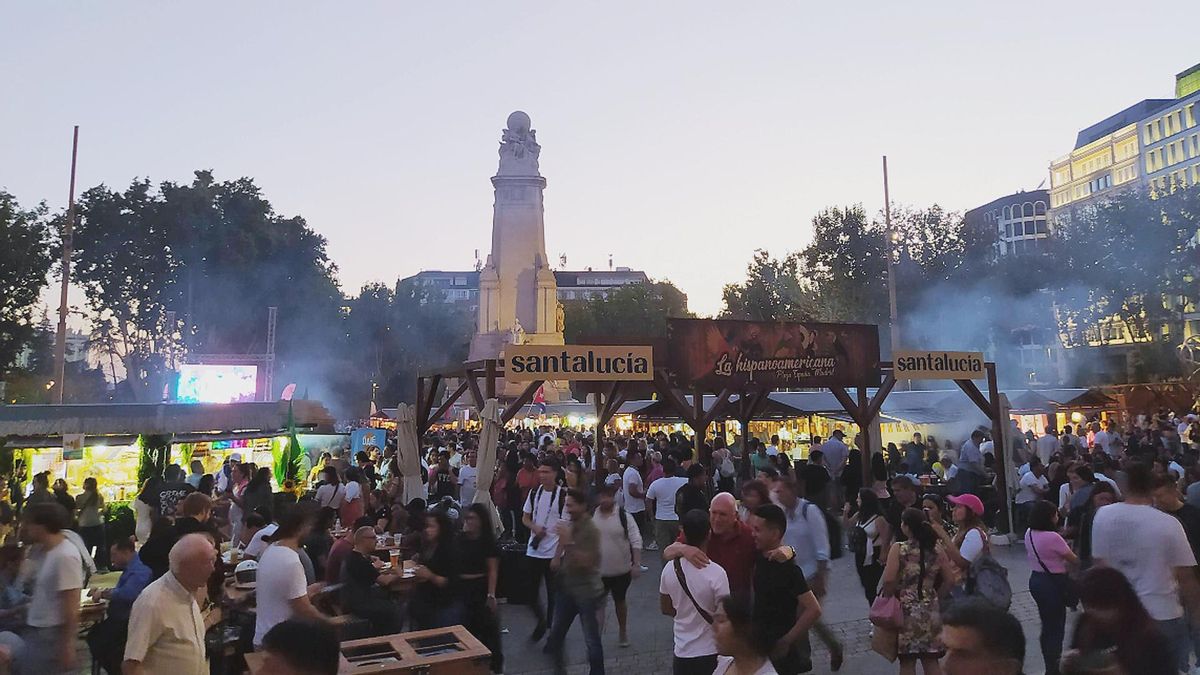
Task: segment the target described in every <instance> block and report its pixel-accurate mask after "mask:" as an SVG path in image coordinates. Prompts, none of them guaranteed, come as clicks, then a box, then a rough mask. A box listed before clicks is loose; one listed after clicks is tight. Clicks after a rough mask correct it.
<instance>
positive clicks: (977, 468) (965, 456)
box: [956, 429, 984, 475]
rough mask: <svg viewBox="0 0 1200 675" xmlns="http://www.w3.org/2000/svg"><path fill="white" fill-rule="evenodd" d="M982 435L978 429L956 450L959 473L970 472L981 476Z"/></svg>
mask: <svg viewBox="0 0 1200 675" xmlns="http://www.w3.org/2000/svg"><path fill="white" fill-rule="evenodd" d="M983 439H984V435H983V432H982V431H980V430H979V429H976V430H975V431H972V432H971V438H969V439H967V440H966V441H964V442H963V444H962V447H961V448H959V450H958V462H956V464H957V465H958V470H959V471H972V472H974V473H978V474H980V475H982V474H983V450H982V449H981V447H982V446H983Z"/></svg>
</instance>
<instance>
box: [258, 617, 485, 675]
mask: <svg viewBox="0 0 1200 675" xmlns="http://www.w3.org/2000/svg"><path fill="white" fill-rule="evenodd" d="M491 655H492V653H491V652H490V651H489V650H488V648H487V647H484V646H483V644H482V643H480V642H479V640H476V639H475V637H474V636H473V635H471V634H470V633H469V632H468V631H467V629H466V628H463V627H462V626H450V627H448V628H435V629H433V630H423V631H416V632H412V633H397V634H395V635H384V636H380V637H374V638H367V639H365V640H350V641H347V642H343V643H342V645H341V655H340V657H339V664H338V673H339V674H341V675H361V674H364V673H372V674H374V673H381V674H384V675H401V674H402V673H425V674H427V675H450V674H452V673H453V674H455V675H487V674H488V673H489V672H490V670H491V669H490V666H489V659H490V658H491ZM265 660H266V658H265V656H264V655H263V654H262V653H254V654H246V666H247V667H249V669H250V672H251V673H252V674H253V675H268V674H267V671H266V670H264V663H263V662H264V661H265Z"/></svg>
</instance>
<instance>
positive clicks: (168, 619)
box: [123, 534, 217, 675]
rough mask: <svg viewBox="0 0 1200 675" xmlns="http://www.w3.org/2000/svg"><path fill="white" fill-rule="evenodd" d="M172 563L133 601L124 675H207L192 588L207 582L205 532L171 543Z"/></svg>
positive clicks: (209, 550) (212, 555)
mask: <svg viewBox="0 0 1200 675" xmlns="http://www.w3.org/2000/svg"><path fill="white" fill-rule="evenodd" d="M170 558H171V569H170V571H169V572H167V573H166V574H164V575H162V576H161V577H159V579H158V581H155V582H154V583H152V584H150V585H149V586H147V587H146V590H144V591H142V594H141V596H139V597H138V599H137V601H136V602H134V603H133V612H132V614H130V617H129V639H128V640H127V641H126V643H125V663H124V664H123V671H124V675H141V674H142V673H172V674H173V675H207V673H208V663H207V661H206V660H205V654H204V633H205V628H204V617H203V616H201V614H200V605H198V604H197V603H196V593H197V591H199V590H200V589H201V588H204V587H205V585H206V584H207V583H208V578H209V577H210V576H212V573H213V568H214V565H216V562H217V549H216V548H214V547H213V544H212V542H211V541H210V540H209V539H208V537H207V536H205V535H202V534H189V535H186V536H184V537H183V538H182V539H180V540H179V541H178V542H176V543H175V545H174V546H173V547H172V548H171V552H170Z"/></svg>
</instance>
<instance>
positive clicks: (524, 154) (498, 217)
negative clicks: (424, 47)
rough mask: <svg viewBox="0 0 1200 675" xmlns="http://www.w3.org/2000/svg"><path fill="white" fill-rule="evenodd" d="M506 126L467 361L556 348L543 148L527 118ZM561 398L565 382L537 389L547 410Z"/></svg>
mask: <svg viewBox="0 0 1200 675" xmlns="http://www.w3.org/2000/svg"><path fill="white" fill-rule="evenodd" d="M507 127H508V128H506V129H505V130H504V132H503V134H502V135H501V137H500V168H499V170H498V171H497V172H496V175H495V176H493V177H492V186H493V187H494V188H495V195H496V196H495V202H494V204H493V207H492V209H493V213H492V250H491V253H489V254H488V256H487V262H486V263H485V264H484V266H483V269H482V270H480V273H479V316H478V318H477V321H476V326H475V336H474V337H473V338H472V339H471V351H470V356H469V358H470V360H472V361H475V360H478V359H490V358H496V357H498V356H499V355H500V354H501V352H503V351H504V348H505V346H507V345H509V344H534V345H561V344H563V321H562V317H561V309H560V306H559V304H558V284H557V283H556V282H555V280H554V271H553V270H551V269H550V265H549V263H548V261H547V259H546V228H545V224H544V222H543V213H542V211H543V209H542V190H544V189H545V188H546V179H545V178H543V177H542V175H541V173H539V171H538V156H539V155H540V154H541V151H542V147H541V146H540V145H538V142H537V132H536V131H534V130H533V129H532V128H530V120H529V115H526V114H525V113H523V112H521V111H520V110H518V111H516V112H514V113H513V114H511V115H509V116H508V124H507ZM522 389H523V385H522V383H509V382H505V383H503V385H499V384H498V385H497V393H499V394H500V395H501V396H503V397H505V398H515V397H516V396H519V395H520V393H521V391H522ZM566 391H567V388H566V383H564V382H547V383H546V385H545V387H544V394H545V397H546V401H547V402H550V403H553V402H555V401H558V400H559V398H560V397H562V396H565V392H566ZM560 394H561V395H560Z"/></svg>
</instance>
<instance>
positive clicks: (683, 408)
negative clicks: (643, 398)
mask: <svg viewBox="0 0 1200 675" xmlns="http://www.w3.org/2000/svg"><path fill="white" fill-rule="evenodd" d="M654 390H655V391H657V392H658V395H659V396H661V397H662V399H663V400H664V401H666V403H667V405H668V406H670V407H671V408H673V409H674V410H675V412H677V413H679V416H680V418H682V419H683V420H684V421H685V422H686V421H687V420H688V418H689V417H691V412H692V411H691V406H689V405H688V404H687V400H686V399H684V398H683V397H682V396H680V395H679V392H677V391H675V389H674V388H673V387H672V386H671V383H670V382H668V381H667V378H666V376H665V375H663V373H662V371H661V370H657V371H655V372H654ZM688 426H691V425H690V424H689V425H688Z"/></svg>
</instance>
